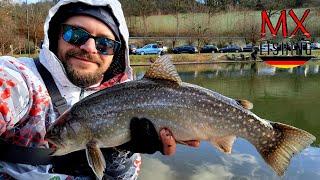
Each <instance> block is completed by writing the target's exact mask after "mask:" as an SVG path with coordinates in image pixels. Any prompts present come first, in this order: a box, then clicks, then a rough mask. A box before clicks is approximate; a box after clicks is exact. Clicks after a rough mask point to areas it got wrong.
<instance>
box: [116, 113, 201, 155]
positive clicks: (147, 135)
mask: <svg viewBox="0 0 320 180" xmlns="http://www.w3.org/2000/svg"><path fill="white" fill-rule="evenodd" d="M130 136H131V140H130V141H129V142H127V143H125V144H123V145H121V146H119V147H118V148H119V149H125V150H130V151H132V152H138V153H147V154H153V153H155V152H156V151H160V152H161V153H162V154H164V155H173V154H174V153H175V152H176V140H175V138H174V135H173V134H172V132H171V131H170V129H168V128H162V129H160V131H159V132H157V130H156V129H155V127H154V125H153V124H152V122H151V121H150V120H149V119H146V118H136V117H134V118H132V119H131V122H130ZM178 143H180V144H183V145H188V146H192V147H199V145H200V142H199V141H197V140H190V141H179V142H178Z"/></svg>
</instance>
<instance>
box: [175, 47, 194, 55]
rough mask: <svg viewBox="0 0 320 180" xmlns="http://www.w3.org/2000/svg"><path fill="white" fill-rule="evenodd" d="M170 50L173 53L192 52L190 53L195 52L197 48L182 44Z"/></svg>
mask: <svg viewBox="0 0 320 180" xmlns="http://www.w3.org/2000/svg"><path fill="white" fill-rule="evenodd" d="M172 52H173V53H175V54H180V53H190V54H192V53H197V52H198V49H197V48H196V47H195V46H192V45H184V46H179V47H176V48H173V49H172Z"/></svg>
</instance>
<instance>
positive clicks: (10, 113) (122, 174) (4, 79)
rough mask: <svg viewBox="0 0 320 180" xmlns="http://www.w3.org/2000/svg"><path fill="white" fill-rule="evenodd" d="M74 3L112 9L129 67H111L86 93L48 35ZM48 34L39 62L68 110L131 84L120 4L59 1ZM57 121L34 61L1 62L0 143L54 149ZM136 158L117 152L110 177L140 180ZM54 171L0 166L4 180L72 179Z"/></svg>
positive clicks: (7, 59)
mask: <svg viewBox="0 0 320 180" xmlns="http://www.w3.org/2000/svg"><path fill="white" fill-rule="evenodd" d="M75 2H83V3H86V4H89V5H94V6H102V7H104V6H106V7H108V8H110V9H111V11H112V13H113V16H114V17H115V19H116V21H117V22H118V24H119V32H120V36H121V40H122V48H121V51H120V54H119V57H118V58H120V60H121V62H122V65H123V66H124V67H122V68H121V69H122V70H119V69H117V66H118V65H119V64H116V63H112V64H111V66H110V68H109V69H108V70H107V71H108V72H106V75H108V76H109V77H108V78H107V79H106V78H105V79H104V81H103V82H102V83H101V84H99V85H96V86H91V87H87V88H81V87H78V86H76V85H74V84H72V83H71V82H70V80H69V79H68V78H67V75H66V74H65V70H64V67H63V65H62V63H61V62H60V60H59V59H58V58H57V56H56V55H55V54H54V53H53V52H52V51H50V49H49V44H50V43H49V35H48V32H50V31H49V24H50V21H51V20H52V18H53V17H54V16H55V15H56V12H57V11H58V10H59V8H61V7H62V6H64V5H66V4H69V3H75ZM50 28H52V27H50ZM44 32H45V33H44V41H43V45H42V48H41V50H40V54H39V60H40V63H41V64H42V65H44V67H45V68H46V69H47V70H48V71H49V72H50V73H51V75H52V77H53V79H54V81H55V84H56V85H57V87H58V89H59V91H60V93H61V95H62V96H63V97H65V99H66V100H67V105H68V107H71V106H72V105H73V104H75V103H76V102H78V101H79V100H80V99H82V98H83V97H85V96H88V95H90V94H92V93H94V92H96V91H97V90H100V89H103V88H108V87H110V86H113V85H114V84H117V83H121V82H124V81H127V80H131V79H132V69H131V68H130V64H129V51H128V38H129V33H128V28H127V25H126V22H125V19H124V15H123V12H122V8H121V4H120V3H119V2H118V1H116V0H60V1H59V2H58V3H57V4H56V5H55V6H54V7H52V8H51V9H50V10H49V14H48V16H47V18H46V21H45V24H44ZM110 70H111V71H110ZM110 75H111V76H110ZM57 116H58V115H57V113H56V110H55V109H54V108H53V105H52V102H51V98H50V96H49V94H48V91H47V89H46V86H45V85H44V82H43V79H42V78H41V76H40V74H39V72H38V70H37V68H36V66H35V63H34V61H33V60H32V59H31V58H26V57H23V58H14V57H10V56H2V57H0V138H1V139H2V140H4V141H6V142H8V143H11V144H15V145H20V146H28V147H37V148H49V144H48V142H47V141H45V139H44V136H45V133H46V130H47V128H48V127H49V125H50V124H52V123H53V122H54V121H55V120H56V119H57ZM129 154H130V156H129ZM131 154H132V153H128V152H117V153H116V152H115V153H112V156H113V157H112V158H111V159H113V161H112V162H107V163H109V164H107V168H110V169H107V172H110V179H112V178H114V179H136V178H137V172H138V171H139V166H140V160H141V157H140V155H139V154H133V155H132V156H131ZM50 168H51V165H41V166H31V165H26V164H13V163H8V162H4V161H0V179H1V177H2V176H3V175H4V174H7V175H9V176H11V177H13V178H15V179H51V178H55V177H56V178H58V177H59V178H60V179H66V178H70V176H67V175H63V174H53V173H49V171H50ZM1 172H2V175H1ZM111 177H112V178H111Z"/></svg>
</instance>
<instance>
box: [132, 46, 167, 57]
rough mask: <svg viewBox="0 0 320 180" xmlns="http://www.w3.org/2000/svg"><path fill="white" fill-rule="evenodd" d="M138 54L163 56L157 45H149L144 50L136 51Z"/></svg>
mask: <svg viewBox="0 0 320 180" xmlns="http://www.w3.org/2000/svg"><path fill="white" fill-rule="evenodd" d="M136 54H140V55H145V54H163V51H162V48H160V47H159V46H158V45H157V44H147V45H145V46H143V47H142V48H138V49H136Z"/></svg>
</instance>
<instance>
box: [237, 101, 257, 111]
mask: <svg viewBox="0 0 320 180" xmlns="http://www.w3.org/2000/svg"><path fill="white" fill-rule="evenodd" d="M236 101H237V103H238V104H239V105H240V106H242V107H244V108H246V109H249V110H251V109H253V104H252V102H250V101H248V100H245V99H236Z"/></svg>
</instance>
